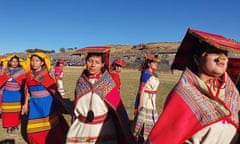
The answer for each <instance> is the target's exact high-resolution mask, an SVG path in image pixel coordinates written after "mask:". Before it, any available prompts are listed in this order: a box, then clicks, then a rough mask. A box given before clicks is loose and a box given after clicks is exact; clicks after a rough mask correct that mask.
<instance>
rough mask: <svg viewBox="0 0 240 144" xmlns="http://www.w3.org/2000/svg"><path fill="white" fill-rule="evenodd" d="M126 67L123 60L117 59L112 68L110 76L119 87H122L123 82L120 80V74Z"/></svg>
mask: <svg viewBox="0 0 240 144" xmlns="http://www.w3.org/2000/svg"><path fill="white" fill-rule="evenodd" d="M125 66H126V62H125V61H124V60H121V59H118V58H117V59H115V60H114V61H113V62H112V64H111V67H110V74H111V76H112V78H113V80H114V81H115V83H116V85H117V86H118V87H119V89H120V86H121V80H120V76H119V74H120V72H121V71H122V68H123V67H125Z"/></svg>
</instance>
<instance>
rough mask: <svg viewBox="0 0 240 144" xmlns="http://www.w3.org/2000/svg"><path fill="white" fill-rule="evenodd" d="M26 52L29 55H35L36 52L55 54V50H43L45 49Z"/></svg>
mask: <svg viewBox="0 0 240 144" xmlns="http://www.w3.org/2000/svg"><path fill="white" fill-rule="evenodd" d="M25 52H28V53H34V52H43V53H55V51H54V50H43V49H39V48H34V49H27V50H25Z"/></svg>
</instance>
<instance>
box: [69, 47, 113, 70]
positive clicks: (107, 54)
mask: <svg viewBox="0 0 240 144" xmlns="http://www.w3.org/2000/svg"><path fill="white" fill-rule="evenodd" d="M110 51H111V47H108V46H90V47H84V48H80V49H78V50H76V51H75V52H74V54H75V55H78V54H82V53H102V54H104V56H105V66H106V67H108V66H109V63H110Z"/></svg>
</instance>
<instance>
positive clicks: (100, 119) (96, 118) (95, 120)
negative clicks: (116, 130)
mask: <svg viewBox="0 0 240 144" xmlns="http://www.w3.org/2000/svg"><path fill="white" fill-rule="evenodd" d="M106 118H107V113H106V114H103V115H99V116H94V118H93V120H92V121H91V122H88V121H87V117H85V116H83V115H81V114H80V115H79V116H78V119H79V120H80V121H81V122H84V123H87V124H99V123H103V122H104V121H105V119H106Z"/></svg>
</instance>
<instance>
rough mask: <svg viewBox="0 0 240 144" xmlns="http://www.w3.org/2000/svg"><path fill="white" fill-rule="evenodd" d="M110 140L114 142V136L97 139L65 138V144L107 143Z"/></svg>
mask: <svg viewBox="0 0 240 144" xmlns="http://www.w3.org/2000/svg"><path fill="white" fill-rule="evenodd" d="M111 140H116V136H113V135H104V136H99V137H87V136H86V137H74V138H67V142H72V143H81V142H85V143H86V142H96V141H98V142H107V141H111Z"/></svg>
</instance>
